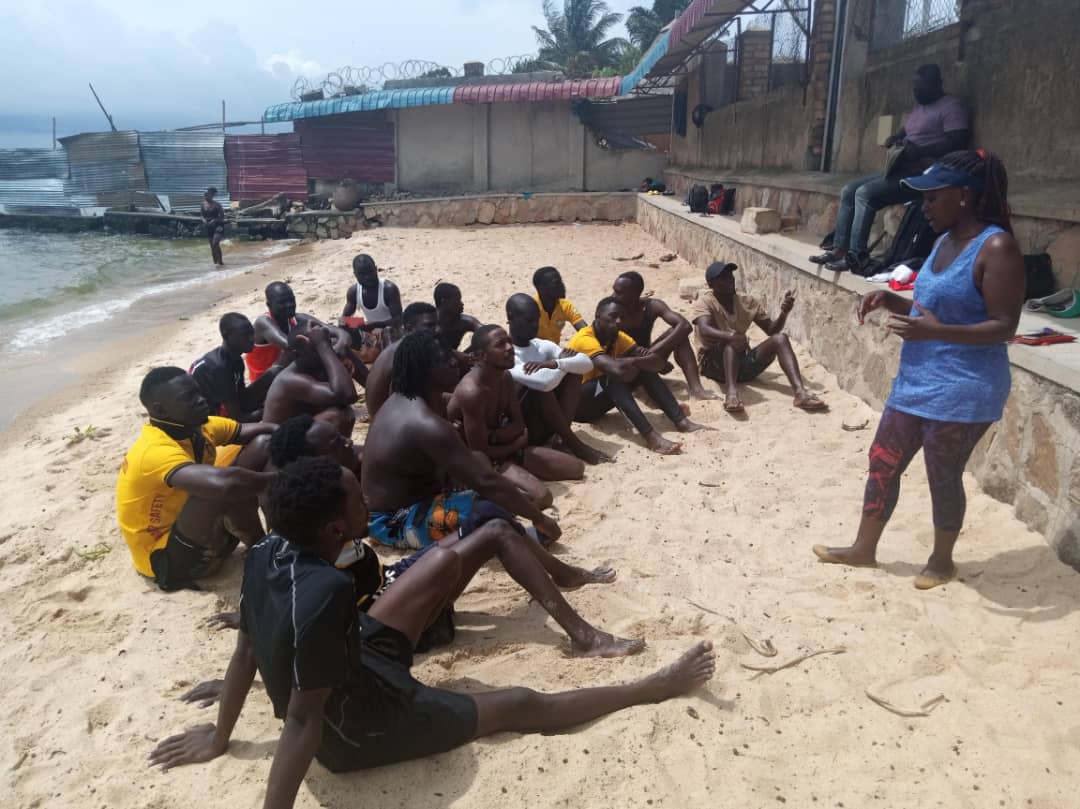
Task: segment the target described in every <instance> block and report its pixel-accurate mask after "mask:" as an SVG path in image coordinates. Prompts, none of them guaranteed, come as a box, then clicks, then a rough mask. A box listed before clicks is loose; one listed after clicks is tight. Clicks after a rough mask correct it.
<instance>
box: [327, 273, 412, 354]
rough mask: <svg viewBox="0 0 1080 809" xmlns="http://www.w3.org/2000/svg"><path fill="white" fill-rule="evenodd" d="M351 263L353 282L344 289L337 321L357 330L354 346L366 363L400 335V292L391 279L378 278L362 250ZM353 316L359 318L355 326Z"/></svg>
mask: <svg viewBox="0 0 1080 809" xmlns="http://www.w3.org/2000/svg"><path fill="white" fill-rule="evenodd" d="M352 266H353V275H355V276H356V283H355V284H354V285H353V286H351V287H349V291H348V292H346V293H345V308H344V309H342V310H341V321H340V323H341V325H343V326H348V327H349V328H354V329H356V330H357V332H358V334H357V336H358V337H360V340H361V342H359V343H357V348H358V350H359V351H360V352H361V356H362V357H363V360H364V362H365V363H367V364H368V365H370V364H371V363H373V362H374V361H375V359H376V358H377V357H378V356H379V352H381V351H382V350H383V349H384V348H386V347H387V346H388V345H390V343H392V342H393V341H394V340H396V339H398V337H400V336H401V292H400V291H399V290H398V288H397V284H395V283H394V282H393V281H388V280H386V279H385V278H379V269H378V267H377V266H376V265H375V259H373V258H372V257H371V256H369V255H367V254H366V253H360V254H359V255H358V256H356V257H355V258H354V259H353V262H352ZM356 316H359V317H360V318H362V319H363V323H362V324H360V325H359V326H355V325H354V323H355V322H356V321H355V319H354V318H355V317H356Z"/></svg>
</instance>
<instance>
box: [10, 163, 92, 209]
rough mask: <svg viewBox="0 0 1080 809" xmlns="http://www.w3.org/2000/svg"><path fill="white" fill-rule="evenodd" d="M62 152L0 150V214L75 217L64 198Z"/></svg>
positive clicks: (64, 167) (65, 169) (64, 175)
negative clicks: (70, 215)
mask: <svg viewBox="0 0 1080 809" xmlns="http://www.w3.org/2000/svg"><path fill="white" fill-rule="evenodd" d="M67 176H68V159H67V152H65V151H64V150H63V149H0V210H3V211H4V212H6V213H11V214H35V213H52V214H56V213H60V214H75V213H78V206H77V205H76V204H75V203H74V202H73V201H72V200H70V199H69V198H68V197H67V196H65V194H64V180H66V179H67Z"/></svg>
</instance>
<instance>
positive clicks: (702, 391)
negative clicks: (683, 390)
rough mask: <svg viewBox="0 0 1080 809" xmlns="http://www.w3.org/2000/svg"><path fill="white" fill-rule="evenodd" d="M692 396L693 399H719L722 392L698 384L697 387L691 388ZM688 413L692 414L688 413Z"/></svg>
mask: <svg viewBox="0 0 1080 809" xmlns="http://www.w3.org/2000/svg"><path fill="white" fill-rule="evenodd" d="M690 398H692V399H719V398H720V394H719V393H715V392H713V391H711V390H709V389H707V388H705V387H703V386H702V385H698V386H697V387H696V388H690ZM686 415H688V416H689V415H690V414H689V413H687V414H686Z"/></svg>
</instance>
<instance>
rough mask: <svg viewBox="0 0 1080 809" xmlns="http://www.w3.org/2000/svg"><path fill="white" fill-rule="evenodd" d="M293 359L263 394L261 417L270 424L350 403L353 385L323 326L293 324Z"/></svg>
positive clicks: (354, 391) (290, 335)
mask: <svg viewBox="0 0 1080 809" xmlns="http://www.w3.org/2000/svg"><path fill="white" fill-rule="evenodd" d="M289 350H290V351H291V352H292V354H293V356H295V357H296V359H295V360H293V362H292V363H291V364H290V365H289V367H288V368H286V369H285V370H284V371H282V372H281V373H280V374H278V376H277V379H275V380H274V384H272V385H271V386H270V390H269V391H268V392H267V394H266V405H265V407H264V408H263V418H265V419H266V420H267V421H271V422H273V423H274V424H280V423H281V422H283V421H285V419H289V418H292V417H293V416H296V415H299V414H300V413H310V414H311V415H313V416H314V415H316V414H317V413H319V412H321V411H323V410H328V409H331V408H341V407H352V405H353V403H354V402H355V401H356V400H357V398H358V397H357V394H356V385H355V383H354V382H353V379H352V377H351V376H349V372H348V371H347V370H346V369H345V366H344V365H343V364H342V362H341V359H340V358H339V357H338V356H337V354H335V353H334V349H333V348H332V347H331V345H330V332H329V330H328V329H327V328H326V327H325V326H316V325H304V326H297V327H296V328H294V329H293V330H292V332H290V333H289Z"/></svg>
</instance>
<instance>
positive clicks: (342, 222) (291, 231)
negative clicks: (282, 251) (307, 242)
mask: <svg viewBox="0 0 1080 809" xmlns="http://www.w3.org/2000/svg"><path fill="white" fill-rule="evenodd" d="M285 223H286V224H285V232H286V233H287V234H288V235H289V237H290V238H292V239H348V238H349V237H350V236H352V235H353V232H354V231H357V230H362V229H364V228H365V227H366V226H367V225H366V223H365V222H364V220H363V217H362V216H359V215H357V213H356V211H349V212H348V213H342V212H340V211H303V212H301V213H296V214H290V215H289V216H287V217H285Z"/></svg>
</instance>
